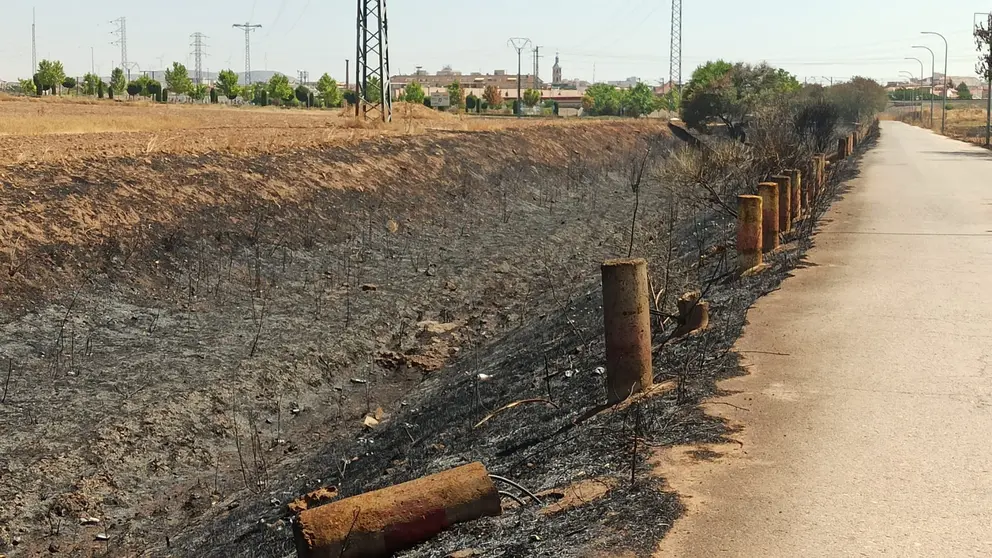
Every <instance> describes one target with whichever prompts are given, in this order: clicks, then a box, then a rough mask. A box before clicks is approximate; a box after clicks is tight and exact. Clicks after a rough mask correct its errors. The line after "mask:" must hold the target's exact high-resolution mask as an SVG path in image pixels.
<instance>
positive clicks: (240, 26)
mask: <svg viewBox="0 0 992 558" xmlns="http://www.w3.org/2000/svg"><path fill="white" fill-rule="evenodd" d="M231 27H237V28H238V29H244V32H245V85H251V32H252V31H254V30H256V29H261V28H262V26H261V25H258V24H255V25H252V24H251V23H249V22H245V23H235V24H234V25H232V26H231Z"/></svg>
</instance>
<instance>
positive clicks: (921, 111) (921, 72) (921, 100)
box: [906, 56, 924, 122]
mask: <svg viewBox="0 0 992 558" xmlns="http://www.w3.org/2000/svg"><path fill="white" fill-rule="evenodd" d="M906 60H916V61H917V62H919V63H920V85H921V86H922V85H923V71H924V70H923V61H922V60H920V59H919V58H913V57H912V56H907V57H906ZM919 89H920V88H917V91H918V92H919V93H920V121H921V122H922V121H923V95H922V93H923V92H922V91H920V90H919Z"/></svg>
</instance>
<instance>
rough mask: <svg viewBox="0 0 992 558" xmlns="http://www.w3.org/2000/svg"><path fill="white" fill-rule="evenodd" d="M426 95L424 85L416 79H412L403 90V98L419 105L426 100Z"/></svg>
mask: <svg viewBox="0 0 992 558" xmlns="http://www.w3.org/2000/svg"><path fill="white" fill-rule="evenodd" d="M424 97H425V94H424V87H423V86H422V85H420V84H419V83H417V82H416V81H411V82H410V83H409V84H408V85H407V86H406V88H405V90H404V92H403V100H404V101H406V102H408V103H417V104H418V105H419V104H421V103H423V102H424Z"/></svg>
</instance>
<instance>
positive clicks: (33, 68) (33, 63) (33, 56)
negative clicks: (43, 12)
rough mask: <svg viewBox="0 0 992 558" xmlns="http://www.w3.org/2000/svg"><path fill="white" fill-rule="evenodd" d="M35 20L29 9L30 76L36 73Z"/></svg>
mask: <svg viewBox="0 0 992 558" xmlns="http://www.w3.org/2000/svg"><path fill="white" fill-rule="evenodd" d="M36 23H37V20H36V19H35V15H34V8H31V75H32V76H33V75H34V74H35V72H37V71H38V40H37V38H36V36H35V27H36Z"/></svg>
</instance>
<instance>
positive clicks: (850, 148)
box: [847, 132, 854, 157]
mask: <svg viewBox="0 0 992 558" xmlns="http://www.w3.org/2000/svg"><path fill="white" fill-rule="evenodd" d="M847 155H848V157H850V156H851V155H854V133H853V132H852V133H851V134H850V135H848V136H847Z"/></svg>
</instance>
